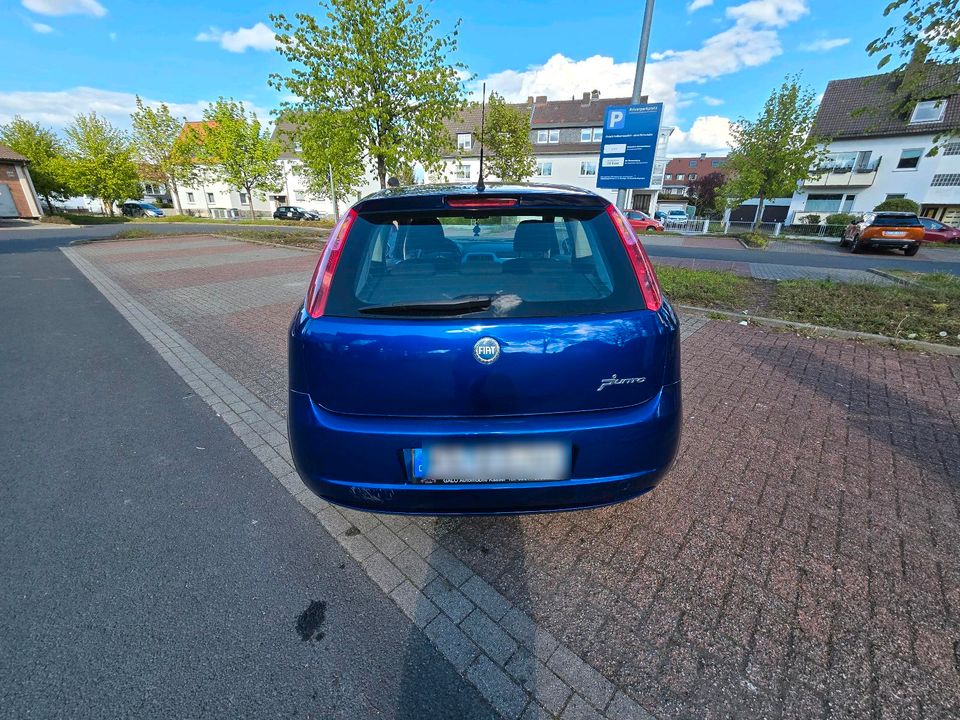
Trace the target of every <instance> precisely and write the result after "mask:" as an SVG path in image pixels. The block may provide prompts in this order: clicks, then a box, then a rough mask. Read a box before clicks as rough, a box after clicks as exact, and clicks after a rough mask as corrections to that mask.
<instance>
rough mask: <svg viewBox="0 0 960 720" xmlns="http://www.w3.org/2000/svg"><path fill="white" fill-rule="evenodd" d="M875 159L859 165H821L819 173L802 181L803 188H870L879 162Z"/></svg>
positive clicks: (875, 176)
mask: <svg viewBox="0 0 960 720" xmlns="http://www.w3.org/2000/svg"><path fill="white" fill-rule="evenodd" d="M882 159H883V158H877V159H876V160H873V161H872V162H868V163H864V164H861V165H846V164H845V165H822V166H820V168H818V169H819V171H820V172H819V173H818V174H816V175H811V176H810V177H809V178H808V179H806V180H804V182H803V185H804V187H817V188H820V187H870V186H871V185H873V182H874V180H876V179H877V168H879V167H880V161H881V160H882Z"/></svg>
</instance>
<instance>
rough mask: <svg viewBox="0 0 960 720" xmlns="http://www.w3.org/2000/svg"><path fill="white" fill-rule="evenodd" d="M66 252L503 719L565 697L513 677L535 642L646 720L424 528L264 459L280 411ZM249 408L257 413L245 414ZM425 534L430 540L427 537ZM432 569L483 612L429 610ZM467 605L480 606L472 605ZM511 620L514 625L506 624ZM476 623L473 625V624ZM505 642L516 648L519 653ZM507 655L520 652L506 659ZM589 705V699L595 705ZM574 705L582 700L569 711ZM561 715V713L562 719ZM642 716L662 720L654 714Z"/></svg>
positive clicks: (579, 692)
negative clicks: (478, 638)
mask: <svg viewBox="0 0 960 720" xmlns="http://www.w3.org/2000/svg"><path fill="white" fill-rule="evenodd" d="M61 251H62V252H63V254H64V255H65V256H66V257H67V258H68V259H69V260H70V261H71V262H72V263H73V264H74V265H75V266H76V268H77V269H78V270H79V271H80V272H81V273H82V274H83V275H84V276H85V277H86V278H87V279H88V280H89V281H90V282H91V283H92V284H93V285H94V287H96V288H97V290H98V291H99V292H100V293H101V294H102V295H103V296H104V297H105V298H106V299H107V301H108V302H110V304H111V305H113V306H114V307H115V308H116V309H117V311H118V312H120V314H121V315H122V316H123V317H124V318H125V319H126V320H127V321H128V322H129V323H130V325H131V326H132V327H133V328H134V329H135V330H136V331H137V332H138V333H139V334H140V335H141V336H142V337H143V338H144V340H146V341H147V342H148V343H149V344H150V345H152V346H153V347H154V349H156V350H157V352H158V353H159V354H160V355H161V357H163V359H164V360H166V361H167V363H168V364H169V365H170V367H171V368H172V369H173V370H174V371H175V372H176V373H177V374H178V375H180V377H181V378H182V379H183V380H184V382H186V383H187V385H189V386H190V388H191V389H192V390H193V391H194V392H195V393H196V394H197V395H198V396H199V397H200V398H202V399H203V400H204V401H205V402H206V403H207V404H208V405H210V406H211V409H213V408H214V406H215V405H216V406H217V407H220V404H221V403H222V404H224V405H226V407H227V408H229V409H230V411H231V412H232V413H233V414H232V415H231V416H230V420H231V421H232V423H231V424H229V427H230V429H231V430H233V432H234V434H235V435H237V437H238V438H240V440H242V441H243V443H244V444H245V445H247V447H248V448H249V449H250V450H251V451H252V452H255V454H256V452H260V453H261V454H264V455H269V460H268V464H265V467H267V469H268V470H269V471H270V473H271V474H272V475H273V476H274V477H275V478H276V479H277V480H278V481H279V482H280V483H281V484H282V485H283V486H284V487H285V488H286V489H287V490H288V491H289V492H290V494H291V495H293V496H294V498H295V499H296V500H297V501H298V502H299V503H300V504H301V505H302V506H303V507H304V508H305V509H307V510H308V511H309V512H310V513H311V514H312V515H314V516H315V517H316V518H317V519H318V520H319V521H320V524H321V525H322V526H323V528H324V529H325V530H327V532H329V533H330V534H331V535H332V536H333V537H334V538H335V539H336V540H337V542H338V543H339V544H340V545H341V546H342V547H343V548H344V549H345V550H346V551H347V552H348V553H349V554H350V555H351V556H353V558H354V559H355V560H356V561H357V562H358V563H359V564H360V567H361V568H362V569H363V570H364V571H365V572H366V573H367V575H368V576H369V577H370V578H371V580H373V581H374V582H375V583H376V584H377V585H378V586H379V587H380V588H381V589H382V590H383V592H384V593H386V594H387V595H388V596H389V597H390V598H391V599H392V600H393V601H394V603H396V605H397V606H398V607H399V608H400V610H401V611H402V612H403V613H404V614H406V615H407V616H408V617H409V618H410V619H411V621H412V622H414V623H415V624H416V625H417V626H418V627H421V628H422V629H423V632H424V634H425V635H426V636H427V637H428V638H429V639H430V640H431V641H432V642H433V643H434V645H435V646H436V647H437V649H438V650H439V652H440V653H441V654H442V655H443V656H444V657H446V658H447V659H448V660H449V661H450V662H451V663H452V664H453V665H454V666H455V667H456V669H457V671H458V672H459V673H460V674H461V676H462V677H463V678H464V679H465V680H466V681H467V682H469V683H471V684H472V685H473V686H474V687H476V688H477V689H478V690H479V691H480V692H481V693H482V694H483V695H484V696H485V697H486V698H487V699H488V700H489V701H490V702H491V705H492V706H493V707H494V708H495V709H496V710H497V711H498V712H499V713H500V714H501V715H502V716H503V717H505V718H511V719H516V718H519V717H520V716H521V715H523V714H524V712H526V711H530V712H531V713H532V712H537V711H540V710H541V708H542V704H543V703H542V702H541V699H542V700H543V701H544V702H545V703H547V704H549V703H550V698H555V697H556V694H557V692H558V688H557V682H558V676H557V675H553V674H552V673H551V674H550V676H546V675H541V676H540V677H541V678H543V682H537V681H532V682H530V683H528V684H526V685H524V686H521V685H520V684H519V683H517V682H515V681H514V680H513V679H512V678H511V674H510V672H509V671H508V670H507V666H508V665H510V661H511V659H513V658H514V657H515V656H517V655H518V653H524V654H527V650H525V649H524V647H523V646H524V645H529V644H531V643H535V646H536V647H537V648H538V649H540V650H541V651H542V650H544V649H546V648H549V652H543V654H542V657H541V659H542V661H543V663H544V664H546V665H547V667H554V668H558V669H559V671H560V673H562V675H563V678H562V680H559V682H561V683H562V684H564V685H565V686H566V689H567V691H569V697H570V698H573V699H575V700H576V701H577V702H578V703H581V704H586V705H587V707H588V708H589V709H590V710H591V711H592V712H593V713H594V714H595V715H596V716H597V717H602V718H608V719H609V720H614V719H615V718H621V717H623V708H624V706H625V705H629V706H631V707H633V708H636V709H637V710H638V711H640V712H643V711H642V708H641V707H640V705H639V704H638V703H636V702H635V701H634V700H633V699H631V698H629V697H628V696H627V695H626V694H625V693H624V692H623V690H622V689H617V688H616V687H615V686H614V685H613V684H612V683H610V682H609V681H608V680H606V678H604V677H603V676H602V675H601V674H600V673H599V672H598V671H597V670H595V669H594V668H593V667H591V666H590V665H589V664H588V663H586V662H584V661H583V660H582V659H581V658H579V657H578V656H577V655H576V654H574V653H573V652H572V651H571V650H570V649H569V648H567V647H566V646H564V645H562V644H561V643H560V642H559V641H558V640H557V639H556V638H554V637H553V635H551V634H550V633H549V632H547V631H546V630H543V629H542V628H540V627H539V626H537V624H536V623H535V621H534V620H533V619H532V618H530V617H529V616H527V615H526V614H525V613H523V612H522V611H521V610H519V609H518V608H516V607H514V606H513V605H512V604H511V603H510V602H509V601H508V600H507V599H506V598H504V597H503V596H502V595H500V593H498V592H497V591H496V589H494V588H493V586H491V585H490V584H489V583H487V582H486V581H485V580H483V579H482V578H481V577H480V576H479V575H477V574H476V573H474V572H473V571H472V570H471V569H470V568H468V567H467V566H466V565H464V564H463V563H462V562H460V561H459V560H457V559H456V558H455V557H454V556H453V555H451V554H450V553H448V552H447V551H445V550H443V548H441V547H439V546H437V547H430V546H427V545H426V544H425V543H423V542H413V543H408V542H407V540H405V539H404V536H405V535H406V534H407V533H406V530H407V529H408V528H410V527H415V525H414V522H413V520H412V519H411V518H407V517H404V516H381V515H374V514H372V513H362V512H358V511H354V510H348V509H344V508H340V507H338V506H336V505H333V504H331V503H328V502H326V501H325V500H323V499H321V498H319V497H317V496H316V495H314V494H313V493H312V492H311V491H310V490H309V488H307V487H306V485H304V484H303V481H302V480H301V479H300V477H299V475H298V474H297V472H296V470H295V469H294V467H293V460H292V457H291V455H290V449H289V447H288V446H287V445H286V444H285V443H284V444H283V445H281V446H279V447H278V448H276V450H275V451H274V450H273V449H272V448H271V451H272V452H271V453H267V452H266V450H265V449H263V450H261V448H264V446H265V445H266V447H270V446H269V444H267V443H266V441H265V440H264V437H263V435H264V434H265V433H261V432H259V431H258V430H256V426H257V425H258V424H259V423H264V424H265V425H266V426H267V427H270V428H271V429H272V430H271V431H273V430H275V431H276V432H279V433H281V434H282V435H283V437H284V438H286V423H285V421H284V419H283V418H282V417H280V415H279V414H278V413H277V412H276V411H274V410H273V409H272V408H270V407H269V406H268V405H266V403H264V402H263V401H262V400H260V398H258V397H257V396H256V395H254V394H253V393H251V392H250V391H249V390H248V389H247V388H246V387H244V386H243V385H241V384H240V383H239V382H238V381H237V380H235V379H234V378H233V377H232V376H231V375H230V374H229V373H227V372H225V371H224V370H223V369H221V368H220V367H219V366H218V365H217V364H216V363H214V362H213V361H212V360H210V359H209V358H208V357H207V356H206V355H204V354H203V353H202V352H200V351H199V350H198V349H197V348H196V347H194V346H193V344H191V343H190V342H189V341H188V340H187V339H186V338H184V337H183V336H182V335H180V334H179V333H178V332H177V331H176V330H174V329H173V328H171V327H170V326H169V325H167V324H166V323H165V322H164V321H163V320H162V319H160V318H159V317H158V316H157V315H156V314H154V313H153V312H152V311H150V310H149V309H147V308H146V307H145V306H144V305H142V304H141V303H140V302H138V301H137V300H136V299H134V298H133V297H132V296H131V295H130V294H129V293H127V291H126V290H124V289H123V288H122V287H120V286H119V285H118V284H117V283H115V282H114V281H113V280H112V279H110V278H109V277H108V276H107V275H105V274H104V273H103V272H101V271H100V270H99V269H97V268H96V267H95V266H94V265H93V264H92V263H91V262H90V261H88V260H87V259H86V258H84V257H83V256H82V254H81V253H80V252H79V251H77V250H76V249H74V248H71V247H64V248H61ZM705 323H706V321H704V322H703V323H702V324H705ZM702 324H701V325H699V326H698V327H697V328H696V329H699V327H701V326H702ZM695 331H696V330H694V332H695ZM228 399H229V400H230V401H228ZM244 407H246V408H247V409H245V410H243V409H242V408H244ZM217 416H218V417H221V419H225V418H224V415H223V414H222V413H219V412H218V413H217ZM225 421H226V420H225ZM257 457H258V458H259V457H260V455H257ZM423 534H424V535H427V536H428V537H429V535H428V534H427V533H423ZM381 546H382V547H386V548H387V551H388V552H389V553H390V557H388V556H387V554H384V552H382V551H381V550H380V549H379V548H380V547H381ZM407 553H413V554H414V555H415V556H416V557H418V558H419V559H421V560H423V561H424V563H411V562H409V558H408V559H407V561H405V562H401V563H399V567H398V564H395V563H394V562H393V561H392V560H391V559H390V558H391V557H392V558H394V559H395V560H396V559H398V558H399V557H400V556H401V555H405V554H407ZM424 564H426V565H428V566H430V569H432V570H433V571H435V572H436V573H437V576H438V579H435V580H433V582H434V583H436V582H438V580H439V578H440V577H442V578H444V580H445V582H446V583H447V584H448V585H449V586H450V589H451V591H455V592H456V593H459V594H465V595H469V596H470V597H471V598H472V599H473V600H474V601H475V602H476V603H477V605H476V606H475V607H474V608H473V609H472V612H471V611H467V612H463V606H462V603H460V610H459V611H458V612H457V613H456V615H457V616H458V617H457V618H456V619H455V618H452V617H449V616H448V615H447V614H446V611H445V609H444V607H443V606H442V605H440V607H439V608H438V604H439V603H438V604H434V602H436V600H435V599H434V602H430V601H429V600H430V594H431V593H428V594H427V595H424V594H423V593H421V592H419V589H418V588H419V587H423V586H424V584H425V583H424V580H425V577H424V574H423V573H424V569H423V566H424ZM409 568H413V569H412V570H410V569H409ZM405 572H410V573H411V575H412V576H411V575H405ZM463 600H464V601H466V602H467V603H468V604H471V603H470V601H469V600H467V599H466V597H464V598H463ZM507 617H509V618H510V621H509V622H503V619H504V618H507ZM469 618H472V619H470V620H469V622H467V623H466V624H464V623H465V621H466V620H467V619H469ZM482 628H496V629H498V630H500V631H502V632H503V633H504V635H503V636H502V637H501V636H500V635H499V634H497V636H496V637H495V638H494V637H492V636H490V634H489V633H487V634H486V635H485V636H484V644H486V645H488V646H489V647H490V648H491V650H492V651H493V653H494V655H496V657H492V656H491V655H490V654H488V653H486V652H484V650H483V649H482V648H481V647H478V646H477V645H476V644H475V643H474V642H473V640H471V639H470V637H469V633H473V634H479V633H480V632H481V631H482ZM531 631H532V632H534V633H535V640H534V638H531V637H528V635H529V633H530V632H531ZM511 638H512V640H511ZM505 640H506V641H510V642H513V644H514V646H515V648H514V647H512V646H510V645H508V644H507V642H505ZM514 641H515V642H514ZM503 647H510V648H511V650H512V652H511V653H510V656H509V657H506V659H504V657H505V653H504V652H503V651H502V648H503ZM494 648H495V649H494ZM585 698H588V699H589V703H588V702H587V700H585ZM570 702H573V700H571V701H569V702H568V703H567V704H568V705H569V704H570ZM561 710H563V709H562V708H561ZM571 710H572V708H571ZM559 716H560V712H558V713H557V714H555V715H553V717H559ZM641 717H645V718H649V720H655V718H653V717H652V716H650V715H648V714H646V713H644V714H643V715H641Z"/></svg>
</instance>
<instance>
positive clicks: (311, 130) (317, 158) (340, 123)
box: [277, 112, 364, 200]
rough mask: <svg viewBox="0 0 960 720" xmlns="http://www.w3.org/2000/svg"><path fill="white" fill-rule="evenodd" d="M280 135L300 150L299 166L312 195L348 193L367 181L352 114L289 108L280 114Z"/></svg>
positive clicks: (288, 144) (296, 151)
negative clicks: (350, 115) (364, 177)
mask: <svg viewBox="0 0 960 720" xmlns="http://www.w3.org/2000/svg"><path fill="white" fill-rule="evenodd" d="M277 124H278V126H279V127H280V130H279V131H278V139H279V140H280V141H281V142H282V143H283V144H284V145H285V148H286V149H287V150H288V151H292V152H294V153H295V154H296V157H297V160H296V162H295V169H296V171H297V174H298V175H300V176H301V177H302V178H303V180H304V183H305V185H306V189H307V191H308V192H309V193H310V194H311V195H317V196H319V197H325V198H329V199H331V200H332V199H333V198H332V197H331V194H330V175H331V174H332V175H333V192H334V193H336V195H337V197H341V198H342V197H346V196H348V195H350V194H352V193H353V192H354V191H355V190H356V188H358V187H360V186H361V185H362V184H363V176H364V168H363V161H362V160H361V157H360V146H359V138H357V136H356V133H355V128H353V127H352V125H351V124H350V122H349V118H348V117H347V116H346V115H344V114H343V113H339V112H333V113H326V112H288V113H284V114H282V115H281V116H280V120H279V121H278V123H277Z"/></svg>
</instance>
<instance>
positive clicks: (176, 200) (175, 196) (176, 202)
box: [170, 177, 183, 215]
mask: <svg viewBox="0 0 960 720" xmlns="http://www.w3.org/2000/svg"><path fill="white" fill-rule="evenodd" d="M170 189H171V190H172V192H171V193H170V195H171V199H172V200H173V210H174V212H176V214H177V215H183V208H182V207H180V193H179V192H178V190H179V188H178V187H177V181H176V180H174V179H173V178H172V177H171V178H170Z"/></svg>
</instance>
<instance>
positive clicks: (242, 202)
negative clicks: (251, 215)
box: [207, 193, 247, 205]
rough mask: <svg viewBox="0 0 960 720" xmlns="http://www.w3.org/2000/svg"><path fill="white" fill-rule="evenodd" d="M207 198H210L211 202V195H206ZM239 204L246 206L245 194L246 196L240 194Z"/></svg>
mask: <svg viewBox="0 0 960 720" xmlns="http://www.w3.org/2000/svg"><path fill="white" fill-rule="evenodd" d="M207 197H209V198H210V202H213V193H207ZM240 204H241V205H246V204H247V194H246V193H240Z"/></svg>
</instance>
